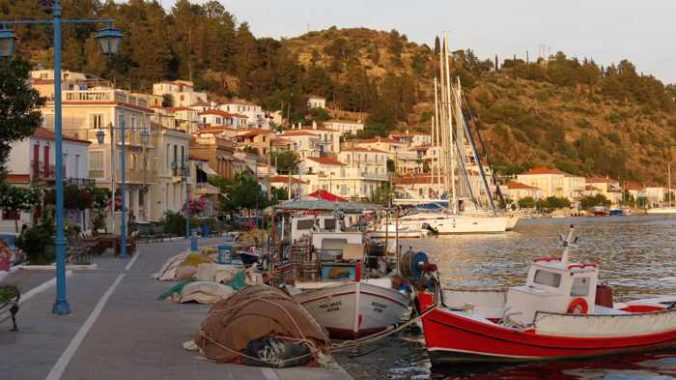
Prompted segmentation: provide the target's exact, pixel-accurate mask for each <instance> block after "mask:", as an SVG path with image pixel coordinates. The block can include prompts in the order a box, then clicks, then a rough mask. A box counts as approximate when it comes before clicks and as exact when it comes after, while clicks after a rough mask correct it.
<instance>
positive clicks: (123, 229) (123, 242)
mask: <svg viewBox="0 0 676 380" xmlns="http://www.w3.org/2000/svg"><path fill="white" fill-rule="evenodd" d="M118 119H119V124H120V126H119V127H115V126H114V125H113V124H112V123H110V124H108V129H110V145H111V146H113V147H114V146H115V140H114V138H113V136H114V134H113V131H114V130H115V129H118V128H119V129H120V144H121V146H120V199H121V201H120V255H119V257H120V258H121V259H126V258H129V253H128V252H127V221H126V220H125V214H126V211H127V206H126V199H125V198H126V193H127V182H126V178H125V174H126V173H125V172H126V170H127V160H126V155H127V149H126V141H125V136H126V128H125V121H124V116H123V115H122V114H121V115H120V116H119V117H118ZM141 134H142V135H143V132H141ZM105 137H106V133H105V132H104V131H103V129H99V130H98V131H97V132H96V139H97V141H98V143H99V144H103V142H104V139H105ZM142 137H143V136H142ZM114 151H115V150H114V148H111V155H110V157H111V161H112V160H113V159H114V158H115V154H114ZM111 167H112V170H111V176H112V175H114V174H113V173H114V172H115V167H114V166H112V163H111ZM111 178H112V177H111ZM114 191H115V183H114V182H113V194H115V193H114ZM114 209H115V197H114V196H113V210H114ZM112 224H113V225H115V221H114V220H113V221H112Z"/></svg>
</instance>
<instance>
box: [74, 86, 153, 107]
mask: <svg viewBox="0 0 676 380" xmlns="http://www.w3.org/2000/svg"><path fill="white" fill-rule="evenodd" d="M63 100H64V101H65V102H82V103H97V102H120V103H127V104H132V105H136V106H140V107H146V108H147V107H148V100H147V99H146V98H143V97H141V96H137V95H131V94H129V93H128V92H126V91H118V90H112V89H105V90H83V91H63Z"/></svg>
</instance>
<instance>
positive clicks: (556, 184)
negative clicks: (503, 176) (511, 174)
mask: <svg viewBox="0 0 676 380" xmlns="http://www.w3.org/2000/svg"><path fill="white" fill-rule="evenodd" d="M517 182H521V183H523V184H526V185H528V186H532V187H537V188H538V189H540V192H541V194H542V197H543V198H547V197H552V196H554V197H565V198H568V199H569V200H570V201H571V202H575V201H577V200H579V199H580V198H581V197H582V196H583V194H584V191H585V184H586V182H585V179H584V177H579V176H574V175H570V174H568V173H564V172H562V171H560V170H557V169H549V168H535V169H531V170H529V171H527V172H526V173H523V174H519V175H517Z"/></svg>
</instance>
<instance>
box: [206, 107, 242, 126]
mask: <svg viewBox="0 0 676 380" xmlns="http://www.w3.org/2000/svg"><path fill="white" fill-rule="evenodd" d="M199 120H200V124H201V125H209V126H212V127H214V126H216V127H231V128H236V129H245V128H246V127H247V117H246V116H244V115H240V114H234V113H229V112H225V111H222V110H220V109H208V110H204V111H202V112H200V113H199Z"/></svg>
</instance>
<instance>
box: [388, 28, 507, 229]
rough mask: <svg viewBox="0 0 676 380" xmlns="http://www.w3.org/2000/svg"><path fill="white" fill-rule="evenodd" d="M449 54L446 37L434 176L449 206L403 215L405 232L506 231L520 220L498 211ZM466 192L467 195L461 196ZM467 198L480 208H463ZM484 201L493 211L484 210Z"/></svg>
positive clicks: (438, 91)
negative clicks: (438, 155) (473, 180)
mask: <svg viewBox="0 0 676 380" xmlns="http://www.w3.org/2000/svg"><path fill="white" fill-rule="evenodd" d="M448 54H449V51H448V41H447V38H446V36H444V39H443V44H442V51H441V52H440V56H439V63H440V65H439V66H440V77H439V86H437V81H436V79H435V82H434V92H435V95H434V98H435V116H434V122H433V128H432V132H433V133H432V135H433V136H434V144H435V145H437V146H439V147H440V153H441V155H440V159H439V160H438V161H437V163H436V165H433V166H432V177H433V178H436V179H437V181H438V182H442V181H443V183H438V185H439V187H444V188H446V189H448V192H449V207H448V208H447V209H438V210H434V211H419V212H415V213H413V214H411V215H406V216H403V217H401V218H400V221H399V225H400V227H401V228H410V229H422V230H430V231H432V232H434V233H437V234H440V235H445V234H468V233H501V232H505V231H507V230H509V229H511V228H513V227H514V225H515V224H516V222H517V221H518V217H516V216H508V215H500V214H499V213H498V211H497V209H496V207H495V204H494V202H493V198H492V193H491V190H490V187H489V185H488V181H487V179H486V176H485V172H484V168H483V165H482V163H481V159H480V157H479V154H478V153H477V149H476V146H475V144H474V140H473V137H472V135H471V133H470V131H469V128H468V126H467V124H466V123H465V119H464V115H463V113H462V101H461V100H462V90H461V87H460V83H459V82H458V85H457V86H455V88H454V86H453V85H452V83H451V76H450V70H449V64H448ZM454 119H455V126H456V128H454V125H453V122H454ZM468 156H469V157H468ZM468 166H472V171H473V172H474V171H476V172H478V174H479V179H480V180H479V181H478V183H471V181H470V176H469V171H470V168H468ZM435 172H436V175H435ZM474 178H476V176H474ZM461 190H464V192H465V193H467V196H464V197H460V196H459V193H460V192H461ZM461 198H462V199H463V201H462V203H463V204H465V200H469V203H471V204H473V206H474V208H475V210H472V211H470V210H469V209H470V208H471V207H472V206H470V207H467V210H462V209H461V207H460V203H461V202H459V200H460V199H461ZM482 199H483V201H484V202H483V203H484V204H485V205H486V207H487V208H481V207H479V206H480V203H481V200H482Z"/></svg>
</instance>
